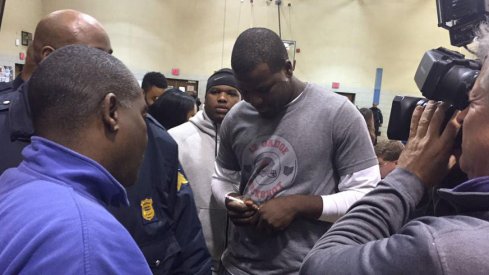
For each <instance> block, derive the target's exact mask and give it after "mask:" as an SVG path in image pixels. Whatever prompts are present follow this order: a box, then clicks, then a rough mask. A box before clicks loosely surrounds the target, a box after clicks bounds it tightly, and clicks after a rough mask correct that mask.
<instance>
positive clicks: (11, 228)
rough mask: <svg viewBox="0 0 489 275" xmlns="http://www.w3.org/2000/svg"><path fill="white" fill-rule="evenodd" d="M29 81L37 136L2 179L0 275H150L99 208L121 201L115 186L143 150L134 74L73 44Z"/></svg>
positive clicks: (132, 171) (128, 179)
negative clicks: (21, 159)
mask: <svg viewBox="0 0 489 275" xmlns="http://www.w3.org/2000/svg"><path fill="white" fill-rule="evenodd" d="M73 83H78V85H73ZM28 86H29V88H28V90H29V94H28V99H29V106H30V110H31V112H32V118H33V120H32V122H33V126H34V129H35V136H33V137H32V139H31V144H30V145H28V146H27V147H26V148H25V149H24V151H23V155H24V161H23V162H21V163H20V164H19V166H18V167H16V168H11V169H8V170H7V171H5V173H3V174H2V175H1V176H0V224H1V225H2V227H1V228H2V230H1V231H2V233H1V234H0V273H2V274H22V273H26V274H32V273H41V274H86V273H97V274H151V272H150V270H149V267H148V265H147V263H146V261H145V259H144V257H143V255H142V253H141V251H140V250H139V248H138V247H137V245H136V243H135V242H134V240H133V239H132V238H131V236H130V235H129V233H128V232H127V230H126V229H125V228H124V227H123V226H122V225H121V224H120V223H119V222H117V220H116V219H115V218H114V217H113V216H112V215H111V214H110V213H109V212H108V211H107V210H106V209H105V207H106V206H107V205H113V206H121V205H127V204H128V200H127V195H126V192H125V190H124V187H123V185H124V186H129V185H132V184H134V182H135V181H136V178H137V171H138V168H139V165H140V163H141V160H142V158H143V153H144V149H145V147H146V140H147V136H146V126H145V123H144V116H145V115H146V110H147V107H146V104H145V103H144V99H143V96H142V95H141V92H140V88H139V85H138V82H137V80H136V78H134V76H133V75H132V73H131V72H130V71H129V69H127V67H126V66H124V64H122V62H120V61H119V60H117V59H116V58H114V57H112V56H111V55H109V54H108V53H105V52H103V51H100V50H96V49H93V48H89V47H87V46H85V45H71V46H66V47H62V48H59V49H57V50H56V51H55V52H53V53H52V54H50V56H49V57H48V58H46V59H45V60H44V61H43V62H42V63H41V64H40V65H39V67H38V69H37V70H36V71H35V72H34V74H33V75H32V77H31V79H30V80H29V82H28ZM67 118H69V119H67Z"/></svg>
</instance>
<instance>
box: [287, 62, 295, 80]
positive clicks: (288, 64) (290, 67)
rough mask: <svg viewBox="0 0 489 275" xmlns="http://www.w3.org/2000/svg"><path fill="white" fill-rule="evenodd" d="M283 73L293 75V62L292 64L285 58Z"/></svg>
mask: <svg viewBox="0 0 489 275" xmlns="http://www.w3.org/2000/svg"><path fill="white" fill-rule="evenodd" d="M285 74H286V75H287V76H288V77H292V75H294V64H292V62H291V61H290V60H289V59H287V60H285Z"/></svg>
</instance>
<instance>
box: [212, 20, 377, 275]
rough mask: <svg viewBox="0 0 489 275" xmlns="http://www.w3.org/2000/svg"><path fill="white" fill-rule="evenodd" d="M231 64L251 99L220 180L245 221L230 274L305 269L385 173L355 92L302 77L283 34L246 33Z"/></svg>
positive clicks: (225, 201) (229, 118)
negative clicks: (351, 96)
mask: <svg viewBox="0 0 489 275" xmlns="http://www.w3.org/2000/svg"><path fill="white" fill-rule="evenodd" d="M231 65H232V68H233V70H234V72H235V75H236V79H237V80H238V84H239V87H240V91H241V95H242V96H243V99H244V101H241V102H239V103H238V104H236V105H235V106H234V107H233V109H231V111H230V112H229V113H228V114H227V115H226V117H225V118H224V120H223V122H222V124H221V129H220V136H221V140H220V146H219V153H218V156H217V158H216V165H215V172H214V175H213V179H212V193H213V195H214V197H215V198H216V200H217V201H218V203H219V204H220V205H221V206H222V207H226V209H227V210H228V214H229V217H230V219H231V221H232V222H233V224H234V225H235V226H234V227H233V228H232V230H231V234H230V235H231V237H230V239H229V243H228V247H227V248H226V250H225V252H224V254H223V256H222V261H223V265H224V268H225V270H224V271H223V273H224V274H297V272H298V271H299V268H300V265H301V263H302V260H303V258H304V257H305V256H306V254H307V252H309V250H310V249H311V248H312V247H313V245H314V243H315V242H316V241H317V240H318V239H319V238H320V237H321V236H322V235H323V234H324V233H325V232H326V231H327V230H328V228H329V227H330V226H331V224H332V223H333V222H334V221H336V220H337V219H338V218H339V217H341V216H342V215H344V214H345V212H346V211H347V210H348V208H349V207H350V206H351V205H352V204H353V203H354V202H356V201H357V200H358V199H359V198H361V197H362V196H363V195H365V194H366V193H368V192H369V191H370V190H372V189H373V188H374V187H375V186H376V184H377V182H378V181H379V180H380V175H379V167H378V165H377V158H376V157H375V153H374V148H373V146H372V142H371V140H370V138H369V136H368V131H367V127H366V125H365V121H364V120H363V118H362V116H361V115H360V113H359V112H358V110H357V109H356V107H355V106H354V105H353V104H352V103H351V102H350V101H349V100H348V99H347V98H346V97H343V96H341V95H338V94H335V93H328V92H326V90H325V89H323V88H321V87H320V86H318V85H315V84H310V83H305V82H302V81H300V80H299V79H297V78H296V77H295V76H294V74H293V66H292V62H291V61H290V60H289V59H288V56H287V50H286V49H285V46H284V44H283V42H282V40H281V39H280V37H279V36H278V35H277V34H276V33H274V32H273V31H271V30H269V29H265V28H251V29H248V30H246V31H244V32H243V33H241V34H240V35H239V37H238V38H237V40H236V42H235V44H234V47H233V51H232V57H231ZM236 186H239V188H236ZM311 273H313V272H311Z"/></svg>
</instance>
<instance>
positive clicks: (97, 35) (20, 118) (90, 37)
mask: <svg viewBox="0 0 489 275" xmlns="http://www.w3.org/2000/svg"><path fill="white" fill-rule="evenodd" d="M71 44H84V45H87V46H89V47H93V48H98V49H100V50H103V51H105V52H108V53H112V47H111V45H110V40H109V36H108V35H107V32H106V31H105V30H104V28H103V27H102V25H101V24H100V23H99V22H98V21H97V20H96V19H95V18H93V17H92V16H90V15H88V14H84V13H81V12H79V11H75V10H60V11H55V12H53V13H50V14H49V15H48V16H46V17H45V18H43V19H42V20H41V21H40V22H39V23H38V24H37V27H36V31H35V33H34V40H33V42H32V45H31V46H30V48H31V51H29V50H28V54H27V58H26V67H25V68H24V72H23V73H22V74H21V75H20V76H19V77H17V78H16V80H14V81H13V82H12V84H11V85H10V86H9V87H7V89H6V90H3V91H2V92H1V94H0V174H1V173H3V172H4V171H5V170H6V169H8V168H11V167H15V166H17V165H18V164H19V163H20V162H21V160H22V155H21V151H22V149H23V148H24V147H25V146H27V145H28V144H29V142H30V136H32V134H33V132H34V131H33V127H32V122H31V119H30V110H29V106H28V104H27V96H26V95H27V86H26V85H22V84H23V83H24V81H26V80H28V79H29V77H30V75H31V74H32V72H33V71H34V70H35V67H36V66H37V65H38V64H39V63H41V61H42V60H44V59H45V58H46V57H47V56H48V55H49V54H51V53H52V52H53V51H54V50H56V49H58V48H60V47H63V46H66V45H71Z"/></svg>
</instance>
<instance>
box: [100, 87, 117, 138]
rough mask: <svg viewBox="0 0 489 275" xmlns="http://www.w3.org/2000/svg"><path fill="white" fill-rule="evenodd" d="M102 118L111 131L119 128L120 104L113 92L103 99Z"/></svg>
mask: <svg viewBox="0 0 489 275" xmlns="http://www.w3.org/2000/svg"><path fill="white" fill-rule="evenodd" d="M102 120H103V122H104V125H105V126H106V127H107V130H109V131H110V132H117V131H118V130H119V106H118V104H117V98H116V96H115V94H113V93H108V94H106V95H105V97H104V100H103V101H102Z"/></svg>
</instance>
